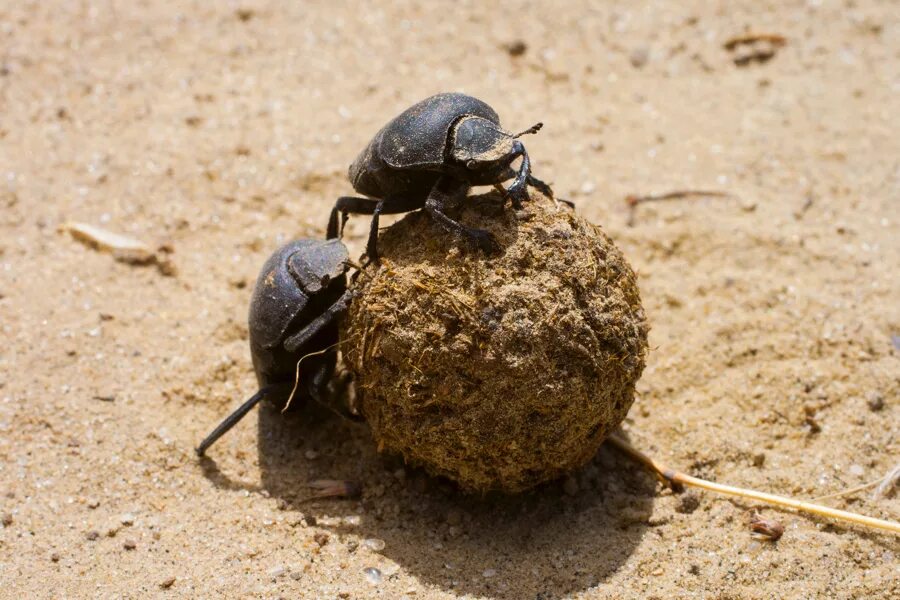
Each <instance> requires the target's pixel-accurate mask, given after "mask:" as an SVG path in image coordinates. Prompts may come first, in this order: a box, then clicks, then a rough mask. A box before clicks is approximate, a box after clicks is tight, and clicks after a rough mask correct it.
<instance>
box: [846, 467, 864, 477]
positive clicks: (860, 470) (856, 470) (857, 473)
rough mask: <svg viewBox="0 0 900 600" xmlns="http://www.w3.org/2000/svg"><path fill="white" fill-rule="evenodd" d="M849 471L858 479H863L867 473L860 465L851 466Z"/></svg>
mask: <svg viewBox="0 0 900 600" xmlns="http://www.w3.org/2000/svg"><path fill="white" fill-rule="evenodd" d="M848 470H849V471H850V474H851V475H855V476H856V477H862V476H863V475H865V473H866V470H865V469H864V468H862V466H860V465H850V468H849V469H848Z"/></svg>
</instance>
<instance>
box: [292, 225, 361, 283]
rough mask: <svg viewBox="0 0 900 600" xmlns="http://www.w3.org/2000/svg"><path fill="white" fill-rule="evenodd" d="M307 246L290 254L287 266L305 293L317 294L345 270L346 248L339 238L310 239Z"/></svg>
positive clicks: (347, 257)
mask: <svg viewBox="0 0 900 600" xmlns="http://www.w3.org/2000/svg"><path fill="white" fill-rule="evenodd" d="M308 243H309V247H308V248H304V249H303V250H302V251H297V252H294V253H293V254H291V256H290V258H289V259H288V268H289V269H290V271H291V274H292V275H293V276H294V279H295V280H296V281H297V283H298V284H300V287H301V289H302V290H303V291H304V292H305V293H306V294H307V295H313V294H317V293H318V292H319V291H320V290H322V289H323V288H326V287H328V285H329V284H330V283H331V281H333V280H335V279H337V278H339V277H343V275H344V273H345V272H346V270H347V266H346V264H347V260H348V259H349V256H348V254H347V248H346V247H345V246H344V244H342V243H341V242H340V240H336V239H335V240H324V241H319V240H315V241H313V240H310V241H309V242H308Z"/></svg>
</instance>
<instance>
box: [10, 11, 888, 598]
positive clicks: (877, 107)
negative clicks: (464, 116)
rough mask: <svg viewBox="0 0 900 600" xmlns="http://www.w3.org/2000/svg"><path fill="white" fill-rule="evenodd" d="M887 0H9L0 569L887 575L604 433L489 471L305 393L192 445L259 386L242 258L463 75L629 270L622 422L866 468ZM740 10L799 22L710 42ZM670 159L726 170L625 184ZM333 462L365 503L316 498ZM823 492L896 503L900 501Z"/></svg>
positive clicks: (468, 576)
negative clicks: (198, 451)
mask: <svg viewBox="0 0 900 600" xmlns="http://www.w3.org/2000/svg"><path fill="white" fill-rule="evenodd" d="M897 17H898V15H897V6H896V3H895V2H891V1H889V0H885V1H883V2H877V1H871V0H856V1H831V0H815V1H813V0H810V1H808V2H774V1H762V2H760V1H754V2H750V1H746V2H705V1H702V2H701V1H688V2H679V3H674V2H639V3H634V2H621V3H617V4H616V5H613V4H612V3H605V2H593V3H591V2H583V1H573V2H566V3H549V2H548V3H541V2H503V3H500V5H498V6H497V7H496V8H491V9H490V10H488V9H485V8H484V3H481V2H453V3H449V2H448V3H420V2H395V3H390V4H388V3H365V4H357V3H352V4H351V3H344V2H283V3H275V2H262V1H260V2H255V1H253V0H248V1H246V2H242V3H232V2H201V1H194V2H171V3H169V4H166V3H162V2H155V1H145V2H124V1H123V2H110V3H105V2H95V3H91V2H74V1H73V2H59V1H57V2H43V1H42V2H36V1H31V2H3V3H2V4H0V328H2V338H0V339H2V346H0V515H2V517H3V519H2V526H0V581H2V586H0V596H2V597H6V598H63V597H66V598H146V597H173V598H174V597H179V598H201V597H202V598H210V597H228V598H235V597H259V598H277V597H285V598H328V599H330V598H370V597H381V598H402V597H404V595H405V596H406V597H408V598H411V599H416V600H418V599H428V600H436V599H447V598H459V597H467V598H490V599H495V598H496V599H504V600H506V599H510V600H515V599H527V600H531V599H537V598H541V599H544V600H548V599H555V598H567V597H574V598H585V599H588V598H590V599H595V598H653V597H656V598H670V597H691V598H773V597H785V598H890V597H897V594H900V584H898V579H900V574H898V562H897V552H898V550H900V548H898V542H897V539H896V538H892V537H889V536H886V535H880V534H875V533H869V532H864V531H860V530H856V529H853V528H851V527H845V526H840V525H832V524H828V523H825V522H822V521H819V520H813V519H809V518H805V517H800V516H796V515H793V514H790V513H779V512H777V511H772V510H769V509H764V510H763V511H762V513H763V514H764V515H765V516H767V517H773V518H778V519H779V520H781V521H782V522H783V523H784V524H785V534H784V537H783V538H782V539H781V541H779V542H778V543H777V544H774V545H773V544H766V543H760V542H757V541H754V540H752V539H751V537H750V535H749V531H748V528H747V520H748V518H749V515H750V514H751V512H752V510H753V508H754V507H753V505H751V504H748V503H743V502H734V501H730V500H727V499H723V498H718V497H713V496H710V495H703V494H701V495H697V496H696V497H695V496H683V495H682V496H677V495H672V494H671V493H670V492H668V491H663V490H661V489H660V487H659V486H658V484H657V483H656V481H655V480H654V478H653V477H651V476H650V475H648V474H646V473H644V472H643V471H640V470H638V469H636V468H635V467H634V466H633V465H632V464H631V463H630V462H628V461H627V460H626V459H625V458H623V457H621V456H620V455H619V454H617V453H616V452H615V451H613V450H610V449H601V451H600V452H599V454H598V456H597V458H596V459H595V460H594V462H593V463H592V464H591V465H589V466H588V467H587V468H586V469H584V470H583V471H582V472H580V473H577V474H575V476H574V479H573V480H570V481H569V482H568V483H567V484H565V485H563V484H562V483H560V484H554V485H550V486H548V487H545V488H542V489H540V490H538V491H536V492H535V493H532V494H529V495H527V496H523V497H519V498H513V499H493V498H488V499H485V500H478V499H472V498H466V497H462V496H460V495H458V494H457V493H456V492H455V491H454V490H453V489H451V488H450V487H448V486H447V485H445V484H443V483H441V482H437V481H434V480H430V479H427V478H425V477H423V476H422V475H421V474H420V473H417V472H414V471H406V470H404V469H403V468H402V466H401V465H398V464H394V463H388V464H385V463H384V462H383V461H382V460H381V459H380V458H379V457H378V455H377V453H376V451H375V448H374V445H373V443H372V441H371V438H370V436H369V433H368V431H367V430H366V428H365V426H364V425H360V424H353V423H346V422H343V421H341V420H339V419H337V418H336V417H334V416H333V415H330V414H329V413H326V412H324V411H321V410H320V411H310V412H308V413H304V414H303V415H302V416H301V417H298V418H295V419H291V420H290V421H287V422H284V421H283V420H282V419H281V418H280V416H279V415H278V414H275V413H274V412H273V411H266V410H263V411H261V412H259V413H254V414H253V415H251V416H250V417H249V418H248V419H247V420H246V421H245V422H243V423H241V425H240V426H239V427H237V428H236V429H235V430H234V431H233V432H232V433H231V434H230V435H228V436H227V437H226V438H224V439H223V440H222V441H221V442H220V443H219V444H217V445H216V446H215V447H214V448H213V449H212V450H211V451H210V459H209V460H208V461H206V462H203V463H200V462H198V461H197V459H196V458H195V457H194V455H193V452H192V447H193V445H194V444H196V443H197V442H198V440H200V439H201V438H202V437H203V435H205V434H206V433H207V431H208V429H209V428H210V427H211V426H212V425H213V424H214V423H216V422H217V421H218V420H219V419H220V418H221V417H222V416H223V415H224V414H225V413H226V412H227V411H228V410H230V409H231V408H232V407H234V406H235V405H236V404H237V403H238V402H239V401H241V400H243V399H244V398H246V397H247V396H249V395H250V394H251V393H252V392H253V391H255V380H254V376H253V373H252V370H251V366H250V357H249V353H248V349H247V342H246V337H247V331H246V325H245V322H246V311H247V302H248V299H249V296H250V291H251V290H250V287H251V286H252V283H253V281H254V280H255V277H256V274H257V272H258V269H259V267H260V265H261V264H262V262H263V261H264V260H265V258H266V257H267V256H268V255H269V253H270V252H271V251H272V250H274V248H275V247H276V246H277V245H278V244H280V243H281V242H283V241H285V240H287V239H290V238H293V237H298V236H310V235H316V236H319V235H323V234H324V226H325V223H326V217H327V211H328V209H329V208H330V205H331V203H332V202H333V201H334V198H336V197H337V196H339V195H342V194H347V193H349V192H350V191H351V190H350V186H349V183H348V182H347V180H346V169H347V166H348V164H349V163H350V161H352V160H353V158H354V157H355V156H356V154H357V152H358V151H359V150H360V149H361V148H362V147H363V146H364V145H365V144H366V143H367V142H368V140H369V138H370V137H371V136H372V135H373V134H374V133H375V132H376V131H377V130H378V128H379V127H381V126H382V124H383V123H384V122H385V121H387V120H388V119H389V118H391V117H393V116H394V115H395V114H396V113H398V112H399V111H400V110H402V109H403V108H405V107H406V106H408V105H409V104H411V103H413V102H415V101H418V100H420V99H422V98H424V97H426V96H428V95H430V94H432V93H435V92H438V91H444V90H456V91H464V92H467V93H470V94H473V95H476V96H478V97H480V98H482V99H484V100H486V101H487V102H489V103H490V104H491V105H492V106H493V107H494V108H495V109H496V110H497V111H498V113H499V114H500V116H501V119H502V121H503V123H504V125H506V126H507V127H508V128H509V129H513V130H517V129H524V128H525V127H528V126H529V125H531V124H532V123H534V122H535V121H537V120H542V121H544V123H545V127H544V129H543V130H542V131H541V132H540V133H539V134H538V135H535V136H530V137H528V138H527V144H528V148H529V151H530V153H531V155H532V159H533V164H534V168H535V173H536V174H537V175H538V176H539V177H541V178H543V179H545V180H547V181H549V182H551V183H552V184H553V185H554V187H555V189H556V190H557V193H559V194H560V195H561V196H563V197H568V198H570V199H572V200H574V201H575V202H576V203H577V204H578V211H579V212H580V213H581V214H582V215H584V216H585V217H586V218H588V219H590V220H592V221H594V222H596V223H599V224H602V225H603V227H604V229H605V230H606V231H607V232H608V233H609V234H610V235H611V236H612V238H613V239H614V240H615V242H616V244H617V245H618V246H619V247H620V248H621V249H622V250H623V251H624V253H625V254H626V256H627V257H628V258H629V261H630V262H631V263H632V265H633V266H634V267H635V269H636V270H637V271H638V274H639V283H640V286H641V295H642V298H643V301H644V305H645V307H646V308H647V313H648V317H649V319H650V322H651V324H652V331H651V333H650V345H651V348H652V350H651V353H650V355H649V357H648V365H647V369H646V371H645V374H644V377H643V379H642V380H641V382H640V383H639V386H638V391H639V393H640V396H639V398H638V400H637V402H636V403H635V406H634V407H633V409H632V411H631V414H630V416H629V419H628V420H627V421H626V426H625V429H626V431H627V432H628V434H629V436H630V437H631V439H632V440H633V441H634V443H635V444H637V445H638V446H640V447H641V448H644V449H646V450H648V451H652V452H653V453H655V454H657V455H658V456H659V457H660V458H662V459H664V460H666V461H667V462H669V463H671V464H672V465H674V466H679V467H683V468H684V469H686V470H689V471H690V472H692V473H694V474H698V475H701V476H706V477H708V478H712V479H715V480H717V481H722V482H728V483H733V484H737V485H745V486H753V487H757V488H761V489H764V490H767V491H772V492H777V493H783V494H792V495H795V496H798V497H805V498H809V497H814V496H818V495H822V494H828V493H832V492H835V491H839V490H842V489H845V488H848V487H852V486H854V485H858V484H860V483H863V482H866V481H869V480H872V479H875V478H876V477H878V476H880V475H882V474H884V473H885V472H887V471H888V470H889V469H890V468H891V467H893V466H894V465H895V464H896V463H897V461H898V456H900V448H898V440H897V432H898V419H897V415H898V406H897V397H898V389H900V366H898V350H897V349H895V348H894V346H893V344H892V339H891V336H892V334H893V335H897V334H900V303H898V300H897V299H898V297H900V280H898V278H897V266H898V264H900V241H898V240H900V227H898V219H900V212H898V206H900V166H898V156H900V142H898V136H897V115H898V113H900V98H898V95H900V78H898V65H900V25H898V18H897ZM746 31H753V32H763V33H775V34H780V35H783V36H785V38H786V39H787V43H786V44H785V45H784V46H783V47H781V48H779V49H777V52H776V53H775V55H774V56H773V57H772V58H771V59H770V60H768V62H764V63H751V64H746V65H745V66H738V65H736V64H735V62H734V60H735V59H736V58H738V59H740V57H741V56H743V54H742V53H743V52H747V51H748V50H747V49H746V48H744V49H739V51H736V52H730V51H728V50H726V49H724V48H723V44H724V43H725V42H726V40H728V39H729V38H731V37H732V36H735V35H739V34H742V33H744V32H746ZM517 42H520V43H517ZM523 49H524V52H522V50H523ZM511 50H512V51H511ZM685 188H698V189H708V190H719V191H724V192H728V193H731V194H733V195H734V198H707V199H683V200H671V201H662V202H655V203H647V204H643V205H640V206H638V207H637V209H636V210H635V211H634V213H633V214H631V213H630V211H629V210H628V207H627V205H626V203H625V202H624V198H625V196H627V195H628V194H644V193H653V192H666V191H671V190H677V189H685ZM70 220H74V221H83V222H87V223H90V224H94V225H97V226H102V227H106V228H108V229H110V230H112V231H116V232H119V233H124V234H128V235H131V236H134V237H136V238H139V239H141V240H144V241H146V242H148V243H151V244H153V245H157V244H160V243H168V244H170V245H171V247H172V248H173V249H174V253H173V254H172V260H173V262H174V264H175V266H176V268H177V275H176V276H174V277H172V276H165V275H163V274H162V273H161V272H160V271H159V270H158V269H156V268H154V267H153V266H144V267H141V266H136V265H131V264H127V263H123V262H117V261H115V260H113V258H112V257H111V256H110V255H109V254H105V253H101V252H98V251H96V250H93V249H91V248H88V247H86V246H84V245H82V244H81V243H79V242H77V241H75V240H73V239H72V238H71V236H69V235H64V234H60V233H58V232H57V228H58V226H59V225H61V224H62V223H64V222H66V221H70ZM629 223H631V225H629ZM366 225H367V223H366V219H365V218H361V217H357V218H353V219H351V221H350V227H349V229H348V232H347V241H348V243H349V244H350V245H351V249H352V251H353V253H354V254H358V253H359V252H360V251H361V249H362V244H363V243H364V235H365V230H366ZM320 478H347V479H355V480H358V481H360V482H361V483H362V484H363V485H364V492H363V496H362V498H361V500H358V501H317V502H306V503H304V502H300V501H299V498H301V497H302V495H303V493H304V491H303V488H302V485H303V483H304V482H306V481H309V480H312V479H320ZM695 500H697V501H698V502H697V501H695ZM829 502H830V503H831V504H832V505H834V506H838V507H844V508H848V509H850V510H856V511H860V512H865V513H867V514H872V515H875V516H880V517H884V518H894V519H896V518H898V517H900V500H898V498H897V497H896V496H894V497H890V498H883V499H881V500H873V499H872V498H871V496H870V494H869V493H868V492H866V493H863V494H859V495H857V496H854V497H849V498H843V499H835V500H831V501H829ZM365 569H377V570H378V571H377V572H376V571H373V570H370V571H365Z"/></svg>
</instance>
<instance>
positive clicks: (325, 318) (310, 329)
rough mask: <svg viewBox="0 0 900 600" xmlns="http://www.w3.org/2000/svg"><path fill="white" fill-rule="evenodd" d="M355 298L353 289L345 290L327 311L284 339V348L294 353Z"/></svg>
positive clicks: (345, 308)
mask: <svg viewBox="0 0 900 600" xmlns="http://www.w3.org/2000/svg"><path fill="white" fill-rule="evenodd" d="M352 299H353V290H347V291H346V292H344V293H343V294H342V295H341V297H340V298H338V299H337V300H335V302H334V304H332V305H331V306H329V307H328V308H327V309H325V311H324V312H323V313H322V314H321V315H319V316H318V317H316V318H315V319H313V320H312V321H310V323H309V324H308V325H307V326H306V327H304V328H303V329H301V330H300V331H298V332H297V333H295V334H294V335H292V336H290V337H289V338H288V339H286V340H285V341H284V349H285V350H287V351H288V352H290V353H291V354H293V353H294V352H296V351H297V350H298V349H299V348H301V347H302V346H303V345H304V344H306V343H307V342H308V341H309V340H311V339H312V338H313V336H315V335H316V334H317V333H319V332H320V331H321V330H322V328H323V327H325V326H326V325H328V324H329V323H331V322H332V321H333V320H334V318H335V317H337V316H338V315H339V314H341V313H342V312H344V311H345V310H347V307H348V306H349V305H350V301H351V300H352Z"/></svg>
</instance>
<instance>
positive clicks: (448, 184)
mask: <svg viewBox="0 0 900 600" xmlns="http://www.w3.org/2000/svg"><path fill="white" fill-rule="evenodd" d="M468 191H469V184H468V183H466V182H465V181H460V180H458V179H453V178H449V177H441V178H440V179H438V181H437V183H435V184H434V187H433V188H432V189H431V193H430V194H429V195H428V200H426V201H425V212H427V213H428V214H429V215H431V218H432V219H434V220H435V221H437V222H438V224H439V225H440V226H441V227H443V228H444V229H446V230H447V231H449V232H450V233H454V234H456V235H459V236H460V237H464V238H466V240H467V241H468V242H470V243H472V244H474V245H475V246H477V247H478V248H480V249H481V250H484V251H485V252H487V253H488V254H490V253H493V252H496V251H498V250H499V246H498V244H497V241H496V240H495V239H494V236H493V235H491V233H490V232H489V231H485V230H484V229H473V228H471V227H466V226H465V225H463V224H461V223H458V222H457V221H454V220H453V219H451V218H450V217H448V216H447V215H446V214H444V206H445V205H446V204H448V203H451V204H452V203H455V202H459V201H460V199H461V198H464V197H465V195H466V193H467V192H468Z"/></svg>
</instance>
